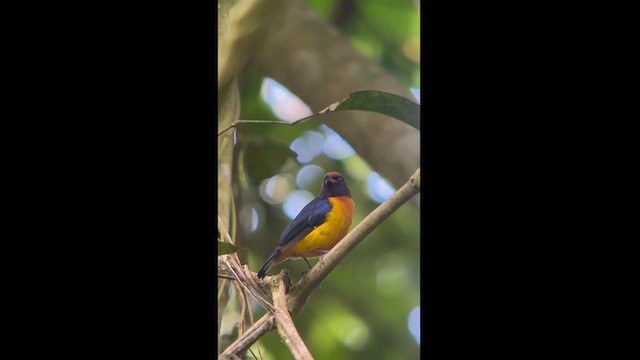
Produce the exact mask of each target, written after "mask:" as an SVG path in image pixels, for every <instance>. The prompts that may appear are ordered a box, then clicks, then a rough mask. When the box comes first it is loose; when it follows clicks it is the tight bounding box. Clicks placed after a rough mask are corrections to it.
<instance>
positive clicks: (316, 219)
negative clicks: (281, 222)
mask: <svg viewBox="0 0 640 360" xmlns="http://www.w3.org/2000/svg"><path fill="white" fill-rule="evenodd" d="M331 207H332V206H331V203H330V202H329V200H327V199H323V198H315V199H313V200H312V201H311V202H310V203H308V204H307V205H306V206H305V207H304V208H302V210H301V211H300V213H299V214H298V216H296V218H295V219H293V221H292V222H291V224H289V226H287V228H286V229H284V232H282V235H281V236H280V240H279V241H278V246H285V245H287V244H289V243H292V242H295V241H297V240H299V239H302V238H303V237H305V236H307V234H309V233H310V232H311V230H313V229H314V228H315V227H316V226H318V225H320V224H322V223H323V222H325V220H326V218H327V214H328V213H329V211H331Z"/></svg>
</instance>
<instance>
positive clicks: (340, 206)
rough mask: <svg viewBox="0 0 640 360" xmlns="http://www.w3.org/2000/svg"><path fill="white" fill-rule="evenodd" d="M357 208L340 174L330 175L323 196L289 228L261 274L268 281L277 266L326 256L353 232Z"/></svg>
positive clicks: (324, 185) (321, 193) (321, 192)
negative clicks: (269, 274)
mask: <svg viewBox="0 0 640 360" xmlns="http://www.w3.org/2000/svg"><path fill="white" fill-rule="evenodd" d="M354 207H355V204H354V202H353V200H352V199H351V192H350V191H349V188H348V187H347V184H345V183H344V179H343V178H342V175H340V173H337V172H335V171H332V172H328V173H327V174H326V175H325V176H324V180H323V181H322V190H321V191H320V195H319V196H318V197H317V198H315V199H313V200H311V202H310V203H309V204H307V205H306V206H305V207H304V208H302V210H301V211H300V213H299V214H298V216H296V218H295V219H293V221H292V222H291V224H289V226H287V228H286V229H285V230H284V232H283V233H282V235H280V240H279V241H278V244H277V246H276V248H275V250H273V253H272V254H271V256H269V258H268V259H267V261H266V262H265V263H264V265H262V268H261V269H260V271H258V277H259V278H260V279H262V278H264V276H265V275H266V274H267V272H268V271H269V270H270V269H271V268H272V267H273V266H275V265H277V264H279V263H281V262H283V261H285V260H287V259H290V258H291V259H299V258H303V259H304V260H305V261H306V262H307V265H309V267H311V264H309V261H307V258H314V257H318V256H321V255H324V254H326V253H327V252H329V250H331V249H332V248H333V247H334V246H335V245H336V244H337V243H338V241H340V240H342V238H343V237H344V236H345V235H346V234H347V232H348V231H349V227H350V226H351V217H352V216H353V209H354Z"/></svg>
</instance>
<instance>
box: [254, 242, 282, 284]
mask: <svg viewBox="0 0 640 360" xmlns="http://www.w3.org/2000/svg"><path fill="white" fill-rule="evenodd" d="M278 255H280V249H275V250H273V253H272V254H271V256H269V258H268V259H267V261H265V263H264V265H262V267H261V268H260V271H258V278H259V279H262V278H263V277H265V275H267V271H269V269H271V267H272V266H273V265H275V264H274V263H273V261H274V260H275V259H276V258H277V257H278Z"/></svg>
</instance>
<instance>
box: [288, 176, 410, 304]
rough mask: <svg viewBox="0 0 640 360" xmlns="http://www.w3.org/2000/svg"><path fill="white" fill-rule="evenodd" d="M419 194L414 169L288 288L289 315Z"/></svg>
mask: <svg viewBox="0 0 640 360" xmlns="http://www.w3.org/2000/svg"><path fill="white" fill-rule="evenodd" d="M419 192H420V169H419V168H418V169H417V170H416V171H415V172H414V173H413V175H412V176H411V178H410V179H409V181H408V182H407V183H406V184H404V186H402V187H401V188H400V189H399V190H398V191H396V193H395V194H393V196H391V198H389V199H388V200H387V201H385V202H384V203H382V204H381V205H380V206H378V207H377V208H376V209H375V210H373V211H372V212H371V213H370V214H369V215H368V216H367V217H366V218H365V219H364V220H362V221H361V222H360V223H359V224H358V226H356V227H355V228H354V229H353V230H352V231H351V232H349V234H347V236H345V237H344V239H342V240H341V241H340V242H338V244H337V245H336V246H334V248H333V249H331V251H329V252H328V253H327V254H326V255H324V256H323V260H322V261H319V262H318V263H316V265H315V266H314V267H313V268H312V269H310V270H309V272H308V273H307V274H306V275H305V276H303V277H302V279H300V281H299V282H298V283H297V284H296V285H295V286H294V287H292V288H291V290H290V291H289V296H288V298H287V300H288V301H287V303H288V306H289V310H290V311H291V313H292V314H297V313H298V312H300V310H302V308H303V307H304V305H305V303H306V302H307V299H308V298H309V295H311V292H312V291H313V290H314V289H315V288H316V287H317V286H318V285H320V282H321V281H322V280H324V278H326V277H327V275H329V273H330V272H331V271H332V270H333V269H334V268H335V267H336V266H337V265H338V264H339V263H340V261H342V260H343V259H344V258H345V257H346V256H347V255H348V254H349V253H350V252H351V250H353V249H354V248H355V247H356V246H357V245H358V244H359V243H360V242H361V241H362V240H363V239H364V238H365V237H366V236H367V235H369V234H370V233H371V232H372V231H373V230H374V229H375V228H376V227H378V225H380V224H381V223H382V222H383V221H384V220H386V219H387V218H388V217H389V215H391V214H392V213H393V212H394V211H396V210H397V209H398V208H399V207H400V206H401V205H402V204H404V203H405V202H407V201H408V200H409V199H411V198H412V197H413V196H414V195H416V194H417V193H419Z"/></svg>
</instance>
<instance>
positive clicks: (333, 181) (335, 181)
mask: <svg viewBox="0 0 640 360" xmlns="http://www.w3.org/2000/svg"><path fill="white" fill-rule="evenodd" d="M327 181H331V182H332V183H337V182H338V180H336V179H334V178H330V177H328V178H327Z"/></svg>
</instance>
